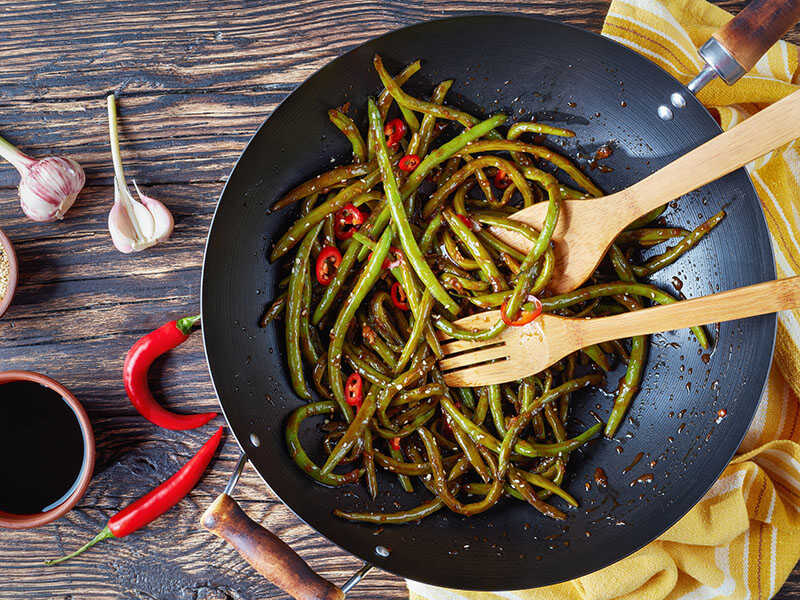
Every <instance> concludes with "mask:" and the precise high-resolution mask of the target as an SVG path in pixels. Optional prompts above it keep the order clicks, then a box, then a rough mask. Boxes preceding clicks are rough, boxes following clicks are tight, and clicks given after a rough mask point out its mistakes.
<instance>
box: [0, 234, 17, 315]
mask: <svg viewBox="0 0 800 600" xmlns="http://www.w3.org/2000/svg"><path fill="white" fill-rule="evenodd" d="M18 273H19V270H18V266H17V254H16V253H15V252H14V246H12V245H11V240H9V239H8V236H7V235H6V234H5V233H3V230H2V229H0V317H2V316H3V314H5V312H6V309H7V308H8V307H9V305H10V304H11V299H12V298H13V297H14V291H15V290H16V289H17V276H18Z"/></svg>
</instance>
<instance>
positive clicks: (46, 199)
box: [19, 156, 86, 221]
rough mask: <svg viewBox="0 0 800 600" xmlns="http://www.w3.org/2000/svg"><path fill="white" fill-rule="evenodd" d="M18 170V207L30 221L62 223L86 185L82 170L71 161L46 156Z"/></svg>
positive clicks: (69, 159)
mask: <svg viewBox="0 0 800 600" xmlns="http://www.w3.org/2000/svg"><path fill="white" fill-rule="evenodd" d="M19 170H20V175H21V178H20V182H19V200H20V205H21V206H22V211H23V212H24V213H25V214H26V215H27V216H28V218H30V219H33V220H34V221H55V220H56V219H63V218H64V215H65V214H66V212H67V211H68V210H69V209H70V207H71V206H72V205H73V203H74V202H75V198H77V197H78V194H79V193H80V191H81V190H82V189H83V186H84V184H85V183H86V175H85V174H84V172H83V169H82V168H81V166H80V165H79V164H78V163H77V162H75V161H74V160H72V159H71V158H63V157H60V156H46V157H44V158H40V159H33V160H32V161H31V162H30V163H29V164H27V165H26V166H25V167H24V168H21V169H19Z"/></svg>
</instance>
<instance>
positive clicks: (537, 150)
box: [465, 140, 603, 199]
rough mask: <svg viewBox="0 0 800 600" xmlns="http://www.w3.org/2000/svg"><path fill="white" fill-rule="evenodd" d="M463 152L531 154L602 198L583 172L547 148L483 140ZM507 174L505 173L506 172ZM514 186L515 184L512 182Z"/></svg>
mask: <svg viewBox="0 0 800 600" xmlns="http://www.w3.org/2000/svg"><path fill="white" fill-rule="evenodd" d="M465 151H467V152H471V153H478V152H498V151H500V152H502V151H507V152H524V153H526V154H532V155H533V156H536V157H538V158H541V159H544V160H546V161H547V162H550V163H553V164H554V165H555V166H557V167H558V168H559V169H561V170H562V171H564V172H565V173H566V174H567V175H569V176H570V177H571V178H572V179H573V181H575V183H577V184H578V185H579V186H581V187H582V188H583V189H585V190H586V191H587V192H589V193H590V194H591V195H593V196H602V195H603V190H601V189H600V188H599V187H597V186H596V185H595V184H594V183H592V180H591V179H589V178H588V177H587V176H586V175H584V174H583V172H582V171H581V170H580V169H578V168H577V167H576V166H575V165H573V164H572V162H571V161H570V160H569V159H567V158H565V157H563V156H561V155H560V154H557V153H556V152H553V151H552V150H550V149H549V148H545V147H544V146H534V145H533V144H526V143H524V142H518V141H514V140H485V141H479V142H473V143H471V144H470V145H469V146H467V147H466V148H465ZM506 172H507V171H506ZM514 183H515V184H516V182H514ZM557 191H558V194H557V196H558V198H559V199H560V198H561V192H560V190H558V189H557Z"/></svg>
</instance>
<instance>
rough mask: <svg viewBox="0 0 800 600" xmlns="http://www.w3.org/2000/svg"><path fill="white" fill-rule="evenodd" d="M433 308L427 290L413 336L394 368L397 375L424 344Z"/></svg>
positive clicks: (416, 319)
mask: <svg viewBox="0 0 800 600" xmlns="http://www.w3.org/2000/svg"><path fill="white" fill-rule="evenodd" d="M432 308H433V296H432V295H431V292H430V290H427V289H426V290H425V291H424V292H423V294H422V300H421V301H420V306H419V315H418V316H417V317H415V319H414V328H413V329H412V330H411V335H410V336H409V337H408V341H407V342H406V345H405V347H404V348H403V351H402V352H401V353H400V358H398V359H397V364H396V365H395V366H394V373H395V375H397V374H398V373H399V372H400V371H402V370H403V369H404V368H405V366H406V365H407V364H408V361H409V360H411V355H412V354H413V353H414V352H416V350H417V348H418V347H419V344H420V343H421V342H422V339H423V337H424V334H425V325H426V324H427V323H428V319H429V318H430V315H431V309H432Z"/></svg>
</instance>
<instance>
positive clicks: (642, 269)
mask: <svg viewBox="0 0 800 600" xmlns="http://www.w3.org/2000/svg"><path fill="white" fill-rule="evenodd" d="M724 218H725V211H724V210H721V211H719V212H718V213H717V214H715V215H714V216H713V217H711V218H710V219H708V220H707V221H706V222H705V223H702V224H701V225H698V226H697V227H696V228H695V229H693V230H692V232H691V233H690V234H689V235H687V236H685V237H684V238H683V239H682V240H681V241H680V242H678V243H677V244H675V245H674V246H672V247H671V248H667V250H666V252H664V253H663V254H659V255H658V256H654V257H653V258H651V259H650V260H648V261H647V262H646V263H644V264H643V265H642V266H638V265H634V266H633V267H632V268H633V272H634V274H635V275H636V276H637V277H647V276H648V275H651V274H652V273H655V272H656V271H658V270H659V269H663V268H664V267H666V266H667V265H671V264H672V263H674V262H675V261H676V260H678V259H679V258H680V257H681V256H683V254H685V253H686V252H687V251H688V250H691V249H692V248H694V247H695V246H696V245H697V244H698V243H699V242H700V240H702V239H703V238H704V237H705V235H706V234H707V233H708V232H709V231H711V230H712V229H714V227H716V226H717V225H718V224H719V222H720V221H722V219H724Z"/></svg>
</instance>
